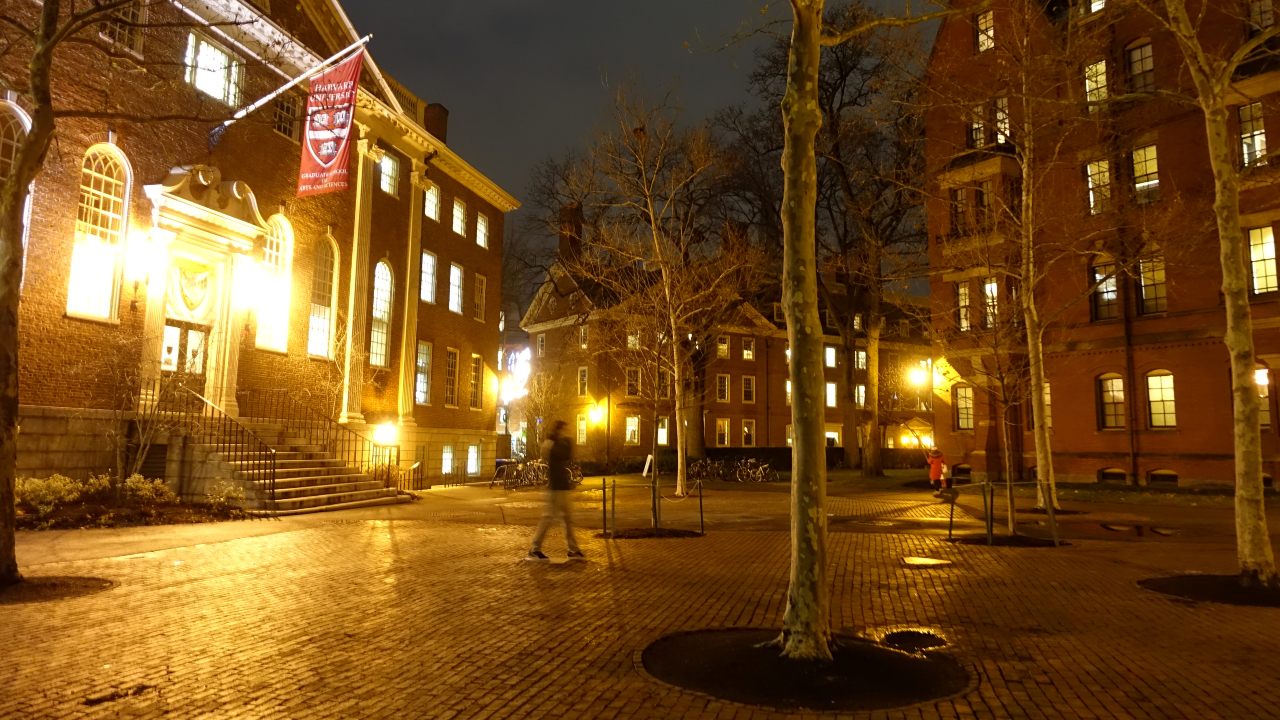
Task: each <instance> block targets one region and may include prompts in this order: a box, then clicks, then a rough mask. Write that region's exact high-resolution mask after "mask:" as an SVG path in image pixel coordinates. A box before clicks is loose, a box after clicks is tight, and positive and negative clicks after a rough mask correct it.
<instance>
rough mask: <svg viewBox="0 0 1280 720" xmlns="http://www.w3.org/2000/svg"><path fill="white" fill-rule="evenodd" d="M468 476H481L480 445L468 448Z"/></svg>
mask: <svg viewBox="0 0 1280 720" xmlns="http://www.w3.org/2000/svg"><path fill="white" fill-rule="evenodd" d="M467 474H468V475H479V474H480V446H479V445H468V446H467Z"/></svg>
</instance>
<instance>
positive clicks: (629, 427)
mask: <svg viewBox="0 0 1280 720" xmlns="http://www.w3.org/2000/svg"><path fill="white" fill-rule="evenodd" d="M623 427H624V431H625V435H624V436H623V438H622V444H624V445H639V444H640V416H639V415H628V416H627V417H626V424H625V425H624V426H623Z"/></svg>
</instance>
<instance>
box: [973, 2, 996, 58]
mask: <svg viewBox="0 0 1280 720" xmlns="http://www.w3.org/2000/svg"><path fill="white" fill-rule="evenodd" d="M974 27H975V28H976V29H977V39H978V52H980V53H982V52H986V51H988V50H990V49H991V48H994V47H995V46H996V14H995V13H994V12H993V11H991V10H988V11H986V12H984V13H979V14H978V18H977V20H976V21H975V22H974Z"/></svg>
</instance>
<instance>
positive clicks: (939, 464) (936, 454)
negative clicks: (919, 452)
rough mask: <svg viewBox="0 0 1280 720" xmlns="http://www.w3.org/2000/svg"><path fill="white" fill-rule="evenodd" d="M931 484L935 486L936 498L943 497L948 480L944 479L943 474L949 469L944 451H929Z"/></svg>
mask: <svg viewBox="0 0 1280 720" xmlns="http://www.w3.org/2000/svg"><path fill="white" fill-rule="evenodd" d="M928 460H929V484H930V485H933V486H934V493H933V496H934V497H942V493H943V491H945V490H946V489H947V479H946V478H945V477H943V475H945V474H946V473H944V472H943V470H944V469H946V467H947V458H946V457H944V456H943V455H942V451H941V450H939V449H938V448H932V449H930V450H929V457H928Z"/></svg>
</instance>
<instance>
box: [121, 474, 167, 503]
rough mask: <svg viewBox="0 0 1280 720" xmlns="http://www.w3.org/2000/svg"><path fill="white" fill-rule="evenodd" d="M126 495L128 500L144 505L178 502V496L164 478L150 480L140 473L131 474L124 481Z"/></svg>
mask: <svg viewBox="0 0 1280 720" xmlns="http://www.w3.org/2000/svg"><path fill="white" fill-rule="evenodd" d="M124 497H125V499H126V500H127V501H130V502H136V503H142V504H144V505H153V504H154V505H171V504H173V503H176V502H178V496H177V495H176V494H174V492H173V491H172V490H170V489H169V486H168V485H166V484H165V483H164V481H163V480H148V479H146V478H144V477H142V476H141V475H138V474H134V475H130V476H129V479H128V480H125V481H124Z"/></svg>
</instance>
